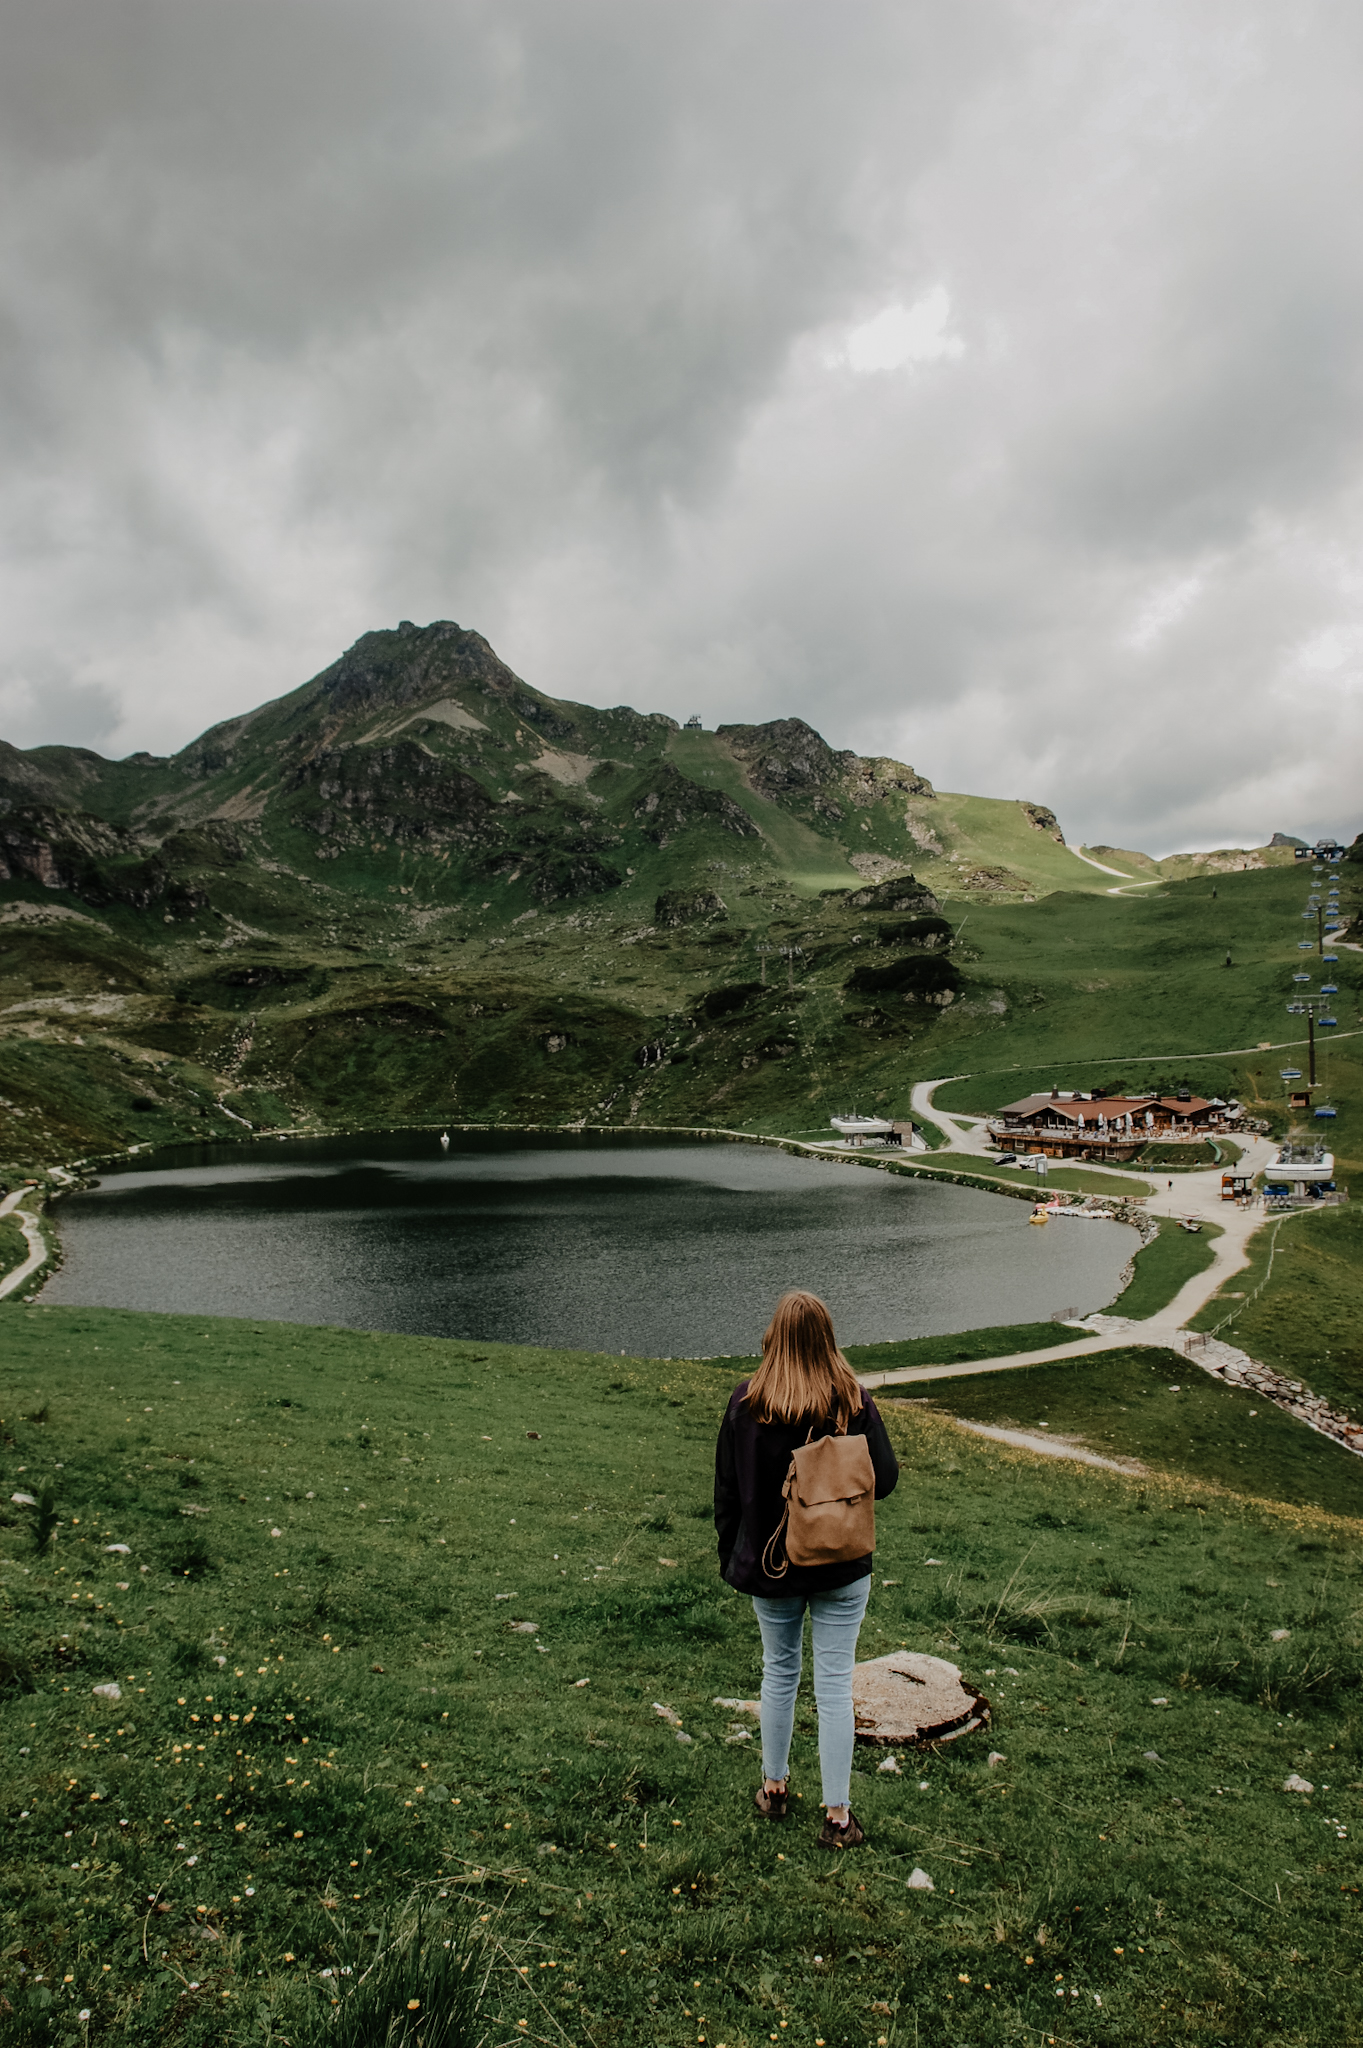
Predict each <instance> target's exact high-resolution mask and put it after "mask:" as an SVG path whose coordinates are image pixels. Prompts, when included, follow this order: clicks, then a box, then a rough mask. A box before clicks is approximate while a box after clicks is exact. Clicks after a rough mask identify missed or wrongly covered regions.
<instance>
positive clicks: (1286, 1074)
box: [1278, 1067, 1301, 1081]
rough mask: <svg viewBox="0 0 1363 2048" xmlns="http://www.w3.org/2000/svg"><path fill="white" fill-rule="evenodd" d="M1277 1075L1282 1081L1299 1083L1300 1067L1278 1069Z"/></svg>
mask: <svg viewBox="0 0 1363 2048" xmlns="http://www.w3.org/2000/svg"><path fill="white" fill-rule="evenodd" d="M1278 1073H1279V1076H1280V1078H1281V1079H1282V1080H1284V1081H1300V1079H1301V1068H1300V1067H1279V1069H1278Z"/></svg>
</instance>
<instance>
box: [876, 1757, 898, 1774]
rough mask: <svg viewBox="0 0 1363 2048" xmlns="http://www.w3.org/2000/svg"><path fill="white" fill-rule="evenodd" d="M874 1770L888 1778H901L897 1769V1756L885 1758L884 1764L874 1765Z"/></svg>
mask: <svg viewBox="0 0 1363 2048" xmlns="http://www.w3.org/2000/svg"><path fill="white" fill-rule="evenodd" d="M876 1769H877V1771H878V1772H881V1773H883V1774H884V1775H886V1776H889V1777H894V1778H898V1777H902V1776H903V1773H902V1771H901V1770H900V1768H899V1758H898V1757H897V1756H887V1757H886V1759H885V1761H884V1763H882V1764H877V1765H876Z"/></svg>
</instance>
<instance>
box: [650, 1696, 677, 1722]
mask: <svg viewBox="0 0 1363 2048" xmlns="http://www.w3.org/2000/svg"><path fill="white" fill-rule="evenodd" d="M653 1711H654V1713H655V1714H656V1715H657V1716H658V1718H659V1720H661V1721H666V1723H667V1725H668V1727H669V1728H680V1727H681V1718H682V1717H681V1715H680V1714H679V1713H677V1712H676V1711H675V1709H674V1708H672V1707H665V1706H664V1705H663V1703H662V1701H661V1700H654V1702H653Z"/></svg>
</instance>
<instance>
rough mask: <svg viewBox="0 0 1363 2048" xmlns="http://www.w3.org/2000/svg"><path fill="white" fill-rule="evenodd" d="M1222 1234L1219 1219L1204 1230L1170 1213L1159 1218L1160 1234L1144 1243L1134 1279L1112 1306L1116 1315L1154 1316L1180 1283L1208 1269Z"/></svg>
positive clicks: (1137, 1255) (1139, 1253)
mask: <svg viewBox="0 0 1363 2048" xmlns="http://www.w3.org/2000/svg"><path fill="white" fill-rule="evenodd" d="M1220 1236H1221V1231H1220V1228H1219V1227H1218V1225H1216V1224H1215V1223H1204V1224H1203V1226H1202V1228H1201V1230H1199V1231H1196V1232H1194V1231H1191V1230H1184V1229H1183V1228H1182V1226H1181V1225H1180V1224H1179V1223H1177V1222H1176V1221H1175V1220H1174V1219H1173V1218H1172V1217H1170V1216H1162V1217H1161V1218H1160V1219H1159V1236H1158V1237H1153V1238H1151V1239H1150V1241H1149V1243H1148V1244H1143V1245H1142V1246H1141V1248H1140V1250H1139V1251H1138V1252H1137V1254H1136V1257H1135V1260H1134V1261H1133V1264H1132V1271H1131V1279H1130V1280H1129V1282H1128V1283H1127V1285H1126V1287H1125V1288H1124V1289H1123V1290H1122V1292H1121V1293H1120V1294H1119V1295H1118V1296H1117V1299H1116V1300H1115V1301H1114V1302H1113V1304H1112V1306H1111V1308H1110V1309H1108V1310H1107V1311H1106V1313H1107V1314H1108V1315H1113V1316H1138V1317H1142V1318H1143V1317H1145V1316H1154V1315H1158V1314H1159V1312H1160V1310H1161V1309H1162V1308H1168V1306H1169V1304H1170V1302H1171V1301H1172V1300H1173V1298H1174V1296H1175V1295H1176V1294H1177V1293H1178V1291H1179V1289H1180V1287H1182V1286H1184V1285H1185V1283H1186V1282H1187V1281H1189V1280H1191V1279H1192V1278H1193V1277H1194V1275H1195V1274H1198V1273H1205V1272H1206V1270H1207V1268H1208V1266H1210V1265H1211V1263H1212V1260H1213V1259H1214V1257H1215V1256H1216V1254H1215V1253H1214V1252H1213V1250H1212V1245H1213V1243H1214V1241H1215V1240H1216V1239H1217V1238H1218V1237H1220Z"/></svg>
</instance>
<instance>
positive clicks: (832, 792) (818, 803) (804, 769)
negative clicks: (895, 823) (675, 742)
mask: <svg viewBox="0 0 1363 2048" xmlns="http://www.w3.org/2000/svg"><path fill="white" fill-rule="evenodd" d="M717 733H718V737H719V738H720V739H722V740H723V741H724V742H725V743H726V745H727V746H728V748H729V751H730V752H731V753H732V754H733V755H734V757H735V758H736V759H737V760H739V761H741V762H742V763H743V766H744V768H745V769H746V770H747V775H748V780H749V782H750V783H751V784H752V786H753V788H754V789H755V790H756V791H757V793H758V795H759V796H765V797H769V798H771V799H772V801H773V802H776V803H781V802H785V803H788V804H789V803H792V802H794V803H795V804H796V805H797V807H798V806H800V805H803V804H809V805H812V807H813V809H814V810H816V811H818V812H820V813H821V814H822V815H823V816H825V817H827V818H829V819H831V820H832V821H833V822H834V823H838V822H839V821H840V820H841V819H842V818H843V817H844V815H845V813H844V811H843V808H842V806H843V804H844V803H848V804H851V805H853V806H855V807H856V808H858V809H865V808H866V807H867V806H869V805H871V804H875V803H880V802H882V801H884V800H886V799H888V798H893V797H904V796H929V797H930V796H935V795H936V791H935V790H934V789H933V786H932V784H931V783H930V782H929V781H927V779H926V778H925V777H924V776H922V775H918V774H915V772H914V770H913V769H912V768H909V767H906V766H905V764H904V762H902V761H892V760H890V759H889V757H888V756H887V755H883V754H878V755H874V756H870V757H867V758H865V759H863V758H862V756H861V755H859V754H854V753H852V752H850V751H848V750H843V751H837V750H835V749H834V748H832V747H830V746H829V744H828V742H827V740H826V739H824V738H823V737H822V735H821V734H819V733H817V732H815V730H814V728H813V726H812V725H806V723H805V721H804V719H803V718H774V719H772V720H771V721H770V723H768V724H767V725H721V726H719V727H718V728H717Z"/></svg>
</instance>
